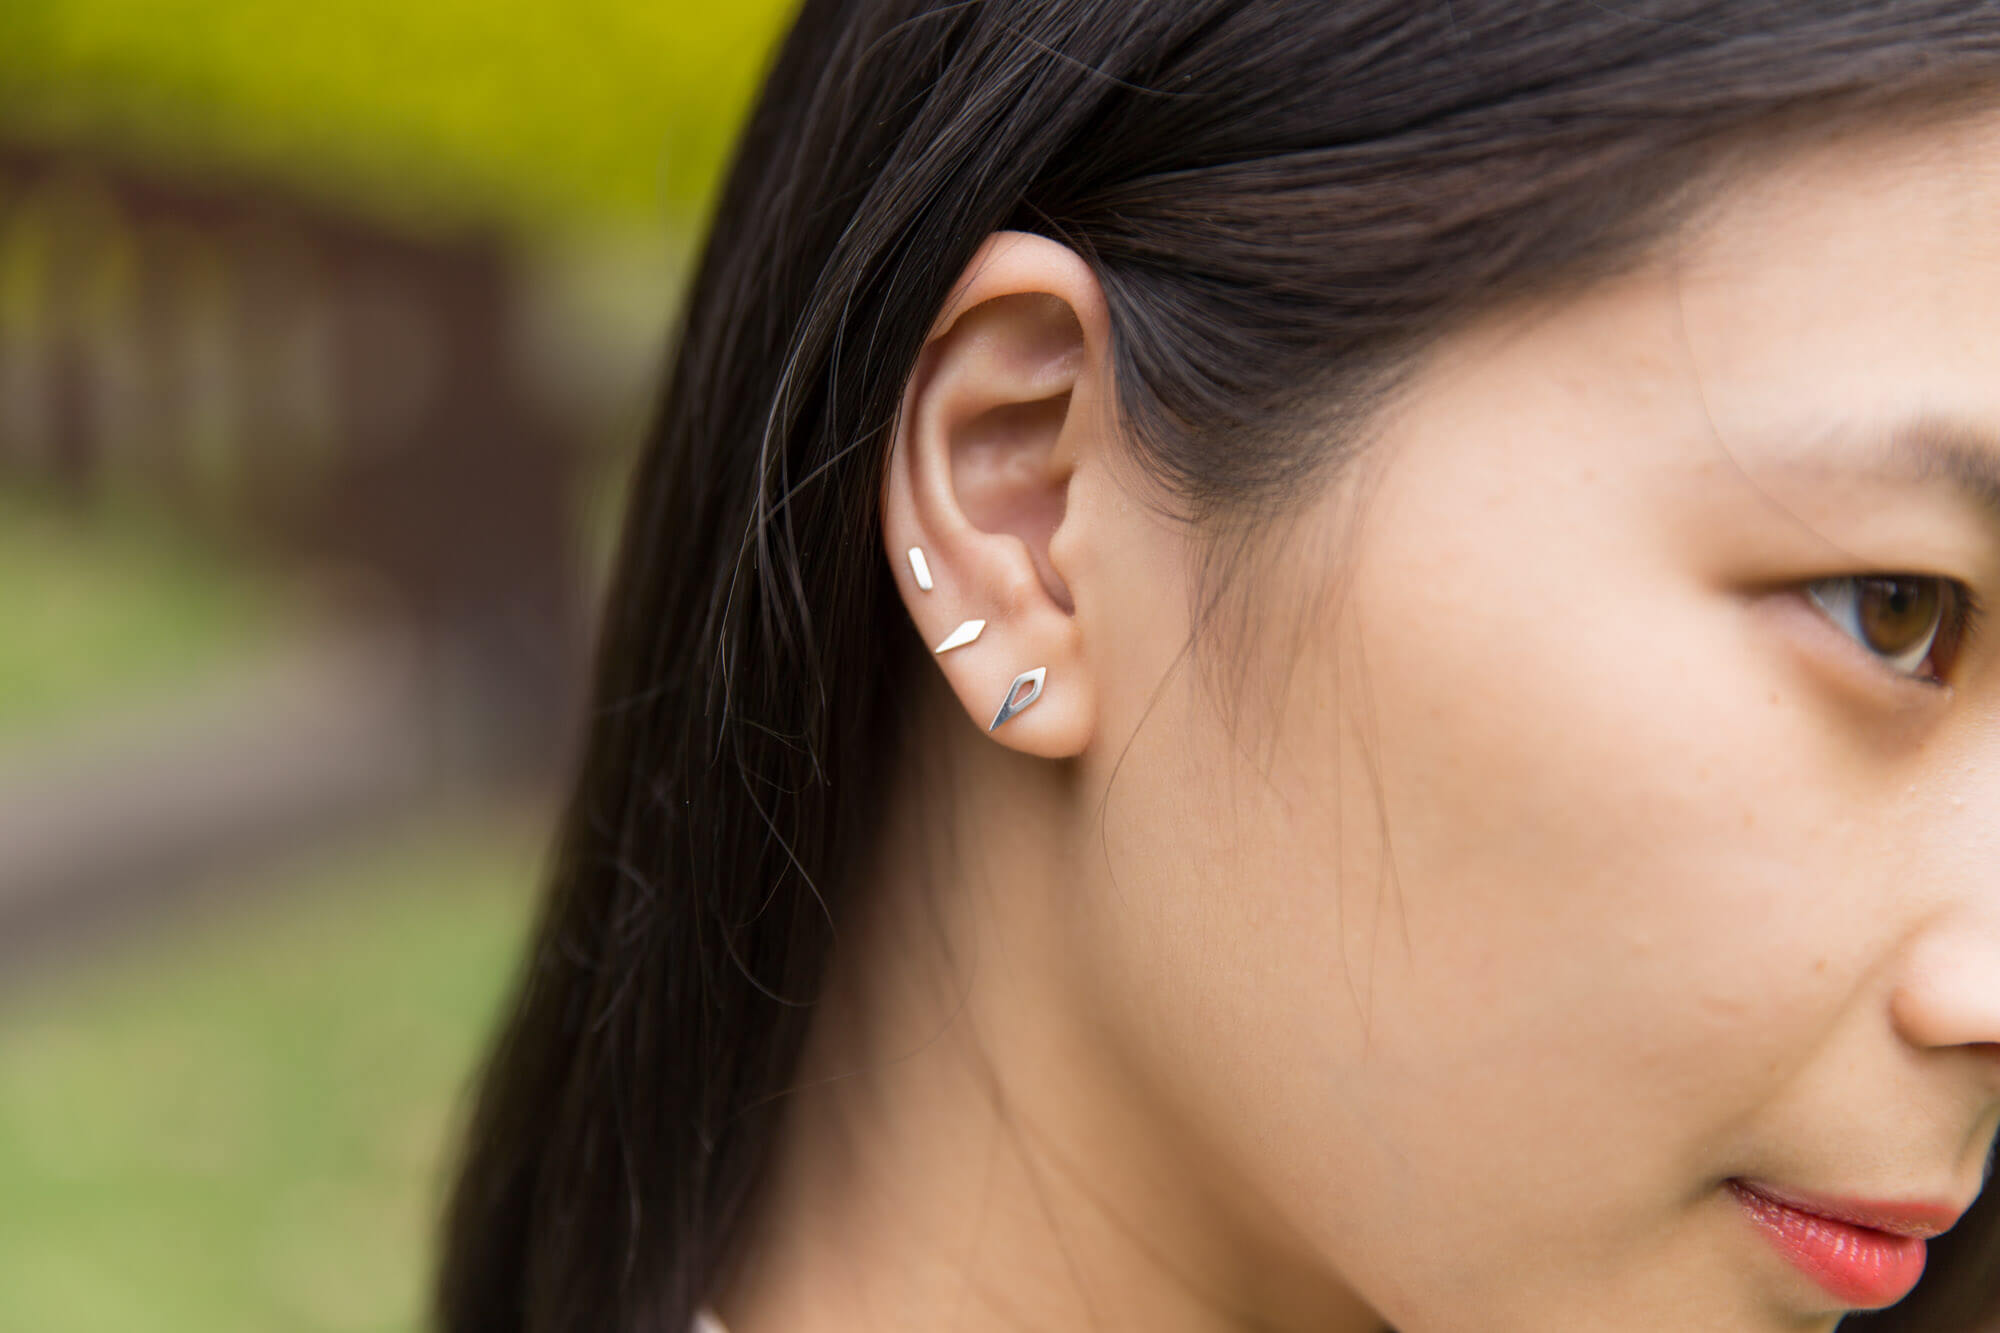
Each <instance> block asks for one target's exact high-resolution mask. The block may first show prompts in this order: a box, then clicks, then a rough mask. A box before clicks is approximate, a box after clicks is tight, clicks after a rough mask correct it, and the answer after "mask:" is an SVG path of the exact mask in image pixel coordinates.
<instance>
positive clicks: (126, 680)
mask: <svg viewBox="0 0 2000 1333" xmlns="http://www.w3.org/2000/svg"><path fill="white" fill-rule="evenodd" d="M0 571H4V576H0V626H4V629H0V745H4V744H9V743H13V742H17V741H21V740H26V739H30V738H37V739H38V738H41V737H43V736H46V735H49V734H51V733H55V732H59V731H60V730H61V729H62V727H63V726H64V724H65V723H68V722H71V721H76V720H80V719H82V718H84V717H87V716H90V715H93V714H95V713H97V712H99V711H101V710H103V709H106V708H117V707H122V706H124V705H127V704H139V703H143V702H145V701H147V700H149V699H153V698H165V697H168V696H170V695H171V694H172V693H173V692H174V691H176V690H177V689H180V688H182V687H184V686H186V685H188V684H189V683H191V682H193V681H195V680H198V679H199V678H200V677H201V676H202V675H203V674H205V673H206V672H208V671H211V670H213V669H215V668H217V667H219V666H221V665H223V664H224V663H226V662H227V661H229V660H231V659H232V658H235V657H238V656H240V655H241V654H242V653H243V652H244V651H245V650H246V649H249V648H251V647H253V646H255V645H257V644H259V643H261V642H263V641H265V640H266V639H268V638H269V637H271V636H273V635H275V634H276V633H277V632H278V631H279V629H280V627H281V626H282V625H283V623H284V608H283V607H282V606H281V605H280V602H279V597H278V593H277V589H276V587H275V585H273V584H272V583H271V582H270V580H269V579H268V577H263V578H260V577H259V576H257V575H255V574H253V573H251V572H250V571H248V570H245V569H242V568H239V567H234V566H232V565H231V564H229V563H228V562H227V561H226V560H225V559H224V558H223V557H221V556H220V555H218V554H217V553H216V552H214V551H213V550H211V549H210V548H208V547H206V546H204V545H203V544H202V543H201V542H199V541H197V540H196V539H195V538H194V537H193V535H192V534H190V533H189V532H187V531H186V530H185V529H184V528H180V527H176V526H174V525H172V524H170V523H168V522H166V521H165V520H163V519H162V518H160V517H159V516H158V515H156V514H151V513H148V512H146V511H145V510H143V509H138V508H132V507H129V506H128V507H123V508H119V509H118V511H117V512H115V513H111V512H105V511H104V510H99V511H97V512H95V513H94V514H92V515H90V516H88V517H85V516H80V515H77V514H74V513H71V512H69V511H68V510H66V509H65V508H64V507H63V506H60V505H57V504H52V503H50V502H49V501H47V500H46V499H38V498H36V497H32V496H29V495H27V494H24V493H22V492H18V491H6V490H0ZM0 1327H4V1325H0Z"/></svg>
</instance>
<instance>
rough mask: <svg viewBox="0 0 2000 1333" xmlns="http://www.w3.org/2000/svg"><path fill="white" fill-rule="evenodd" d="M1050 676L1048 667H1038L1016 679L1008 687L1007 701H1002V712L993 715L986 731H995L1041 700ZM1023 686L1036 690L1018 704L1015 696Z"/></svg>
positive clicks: (1030, 691)
mask: <svg viewBox="0 0 2000 1333" xmlns="http://www.w3.org/2000/svg"><path fill="white" fill-rule="evenodd" d="M1048 674H1049V669H1048V668H1047V667H1036V668H1035V669H1034V670H1033V671H1023V672H1022V673H1021V674H1020V675H1018V676H1016V677H1014V683H1013V684H1012V685H1009V686H1008V687H1007V697H1006V699H1004V700H1002V701H1001V704H1000V711H999V712H997V713H995V714H994V715H993V721H992V723H991V724H989V725H988V726H987V728H986V729H987V730H988V731H991V730H993V728H994V727H997V726H999V725H1000V724H1001V723H1002V722H1005V721H1006V720H1007V719H1008V718H1010V717H1012V716H1014V714H1016V713H1019V712H1021V711H1023V710H1024V709H1026V708H1027V706H1028V705H1029V704H1031V703H1033V702H1034V701H1035V700H1037V699H1039V698H1041V697H1042V680H1043V678H1044V677H1046V676H1047V675H1048ZM1023 685H1031V686H1033V687H1034V688H1032V689H1030V690H1029V691H1028V696H1027V698H1025V699H1021V700H1019V701H1018V702H1017V701H1016V700H1015V698H1014V695H1015V693H1016V691H1018V690H1019V689H1020V688H1021V687H1022V686H1023Z"/></svg>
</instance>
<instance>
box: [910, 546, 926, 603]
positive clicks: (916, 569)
mask: <svg viewBox="0 0 2000 1333" xmlns="http://www.w3.org/2000/svg"><path fill="white" fill-rule="evenodd" d="M910 572H911V573H912V574H915V575H916V576H917V586H918V587H919V588H922V589H923V590H924V591H925V592H929V591H930V590H931V565H930V561H928V560H926V559H924V548H923V547H921V546H912V547H911V548H910Z"/></svg>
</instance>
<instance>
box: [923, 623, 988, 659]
mask: <svg viewBox="0 0 2000 1333" xmlns="http://www.w3.org/2000/svg"><path fill="white" fill-rule="evenodd" d="M985 628H986V622H985V621H983V620H968V621H966V622H965V623H964V624H963V625H960V626H959V627H958V628H957V629H955V630H953V631H952V632H951V633H950V634H948V635H946V636H945V640H944V642H943V643H941V644H939V645H938V646H937V647H935V648H933V649H931V651H932V652H933V653H948V652H950V651H951V650H952V649H954V648H963V647H964V646H965V645H966V644H968V643H971V642H972V641H973V640H974V639H976V638H978V637H979V631H981V630H983V629H985Z"/></svg>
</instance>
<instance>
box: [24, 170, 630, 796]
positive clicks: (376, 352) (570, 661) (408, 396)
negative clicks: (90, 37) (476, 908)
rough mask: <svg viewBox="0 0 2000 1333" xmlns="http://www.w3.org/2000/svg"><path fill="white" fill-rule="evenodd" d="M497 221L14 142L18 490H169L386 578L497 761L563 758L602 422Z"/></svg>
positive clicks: (241, 542)
mask: <svg viewBox="0 0 2000 1333" xmlns="http://www.w3.org/2000/svg"><path fill="white" fill-rule="evenodd" d="M523 289H524V279H523V270H522V267H521V265H520V264H519V263H518V262H516V259H515V257H514V256H513V255H512V254H511V253H510V252H509V251H508V250H507V249H506V247H505V246H504V245H503V243H502V242H501V241H500V240H498V239H497V237H496V236H495V235H493V234H490V233H483V232H480V231H478V230H462V231H458V232H455V233H450V234H445V233H437V234H413V233H411V232H409V231H407V230H404V231H398V230H395V229H392V228H390V227H388V226H385V225H383V224H380V223H377V222H373V221H370V220H369V219H367V218H364V217H361V216H358V215H350V214H345V213H342V212H340V211H339V210H338V209H337V208H335V207H332V206H329V205H328V204H326V203H323V202H320V201H317V200H313V199H310V198H307V197H305V196H303V195H300V194H296V193H293V192H289V191H287V190H284V189H282V188H278V187H272V186H266V185H262V184H258V183H246V182H242V181H237V182H225V181H221V180H217V179H214V178H210V177H205V176H199V177H198V176H176V175H174V174H171V173H169V172H167V171H164V170H162V169H160V168H158V167H150V168H141V167H137V166H134V165H132V164H130V163H127V162H121V161H117V160H113V159H110V158H106V157H100V156H93V155H90V154H88V153H86V152H82V151H77V150H62V151H52V150H47V149H37V148H31V147H25V146H21V145H11V146H10V145H8V144H6V143H5V142H4V141H0V485H6V484H21V483H25V484H30V485H36V486H41V487H48V488H53V489H56V490H57V491H59V492H61V493H63V494H65V495H68V496H70V497H72V498H73V499H74V500H75V502H76V503H78V504H82V505H88V504H89V503H90V502H91V500H92V498H93V497H94V496H97V495H100V494H102V493H103V492H105V491H106V490H107V489H109V488H137V489H140V490H143V491H144V492H145V493H146V494H147V497H148V500H149V502H157V503H160V504H164V505H167V506H170V507H172V508H175V509H178V510H181V511H185V512H186V513H188V514H189V515H190V516H191V517H192V518H194V519H195V520H196V521H198V522H199V523H201V524H202V525H203V526H205V527H208V528H210V529H211V530H213V531H215V532H217V533H218V535H221V536H225V537H226V538H227V539H228V540H229V541H231V542H232V543H235V544H237V545H238V549H241V550H243V551H245V552H246V553H248V554H249V555H250V556H252V557H254V558H266V559H270V560H275V561H284V562H296V563H299V564H301V565H305V566H310V567H324V566H327V565H337V566H340V567H342V568H344V569H347V570H350V571H362V572H365V574H366V575H367V576H368V580H367V581H369V582H371V583H374V584H376V585H378V586H379V587H380V589H381V590H382V593H383V595H384V598H385V599H386V600H387V601H389V602H390V603H392V604H393V606H394V607H395V608H396V610H397V612H398V613H399V614H400V615H401V616H403V617H406V618H407V619H408V621H409V622H410V623H411V624H413V625H414V626H415V627H416V628H417V629H418V631H419V637H420V640H421V642H422V643H424V644H425V645H426V651H427V653H428V654H430V656H431V659H432V661H433V662H434V664H435V665H436V666H437V667H439V668H440V669H441V678H442V679H445V680H448V681H449V682H450V685H449V690H448V693H449V695H450V698H451V701H452V703H451V706H452V709H453V711H454V713H455V714H456V715H457V716H456V719H455V720H456V721H457V722H458V723H461V724H464V725H465V726H466V727H467V728H468V734H470V735H472V736H473V737H475V738H476V739H475V740H474V741H473V742H472V743H474V744H476V745H478V746H481V747H483V754H482V762H485V763H490V764H492V765H494V766H497V767H499V768H501V769H504V770H506V771H508V772H509V773H520V772H521V771H522V770H523V769H527V770H539V769H544V768H546V766H547V765H549V764H550V763H551V762H552V761H555V760H557V759H558V758H559V757H560V753H561V749H562V745H563V742H564V740H565V738H566V735H567V731H568V722H569V712H570V701H571V700H572V698H573V697H574V695H575V692H576V686H577V683H578V679H579V676H580V672H579V670H578V668H579V666H580V664H581V660H582V656H583V623H584V619H585V616H584V611H583V608H582V607H580V606H579V605H578V602H579V600H580V596H581V586H582V585H581V575H580V571H579V570H578V569H577V561H578V549H579V539H578V536H577V534H576V533H575V532H574V530H573V529H574V520H575V515H576V513H577V509H578V506H577V504H576V503H575V500H576V495H577V490H578V481H579V478H580V476H581V475H583V469H584V468H585V467H586V465H587V461H588V459H587V455H588V449H587V446H588V444H589V443H590V441H589V440H588V439H587V438H583V437H585V436H587V434H588V429H587V427H585V426H583V425H581V424H579V423H573V422H566V421H565V420H564V419H563V418H562V417H561V415H560V414H559V413H558V412H556V411H555V410H553V409H552V408H551V407H550V406H549V405H547V404H546V403H544V402H543V401H541V400H540V399H539V398H538V396H537V393H536V391H535V387H534V386H535V381H534V379H533V378H532V377H531V376H529V375H527V374H524V373H522V370H521V368H520V367H519V366H518V365H517V364H516V357H515V352H514V349H515V348H516V347H517V346H518V345H519V343H520V341H521V339H520V333H521V327H522V321H523V319H524V318H525V314H524V310H525V306H524V300H523Z"/></svg>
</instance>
